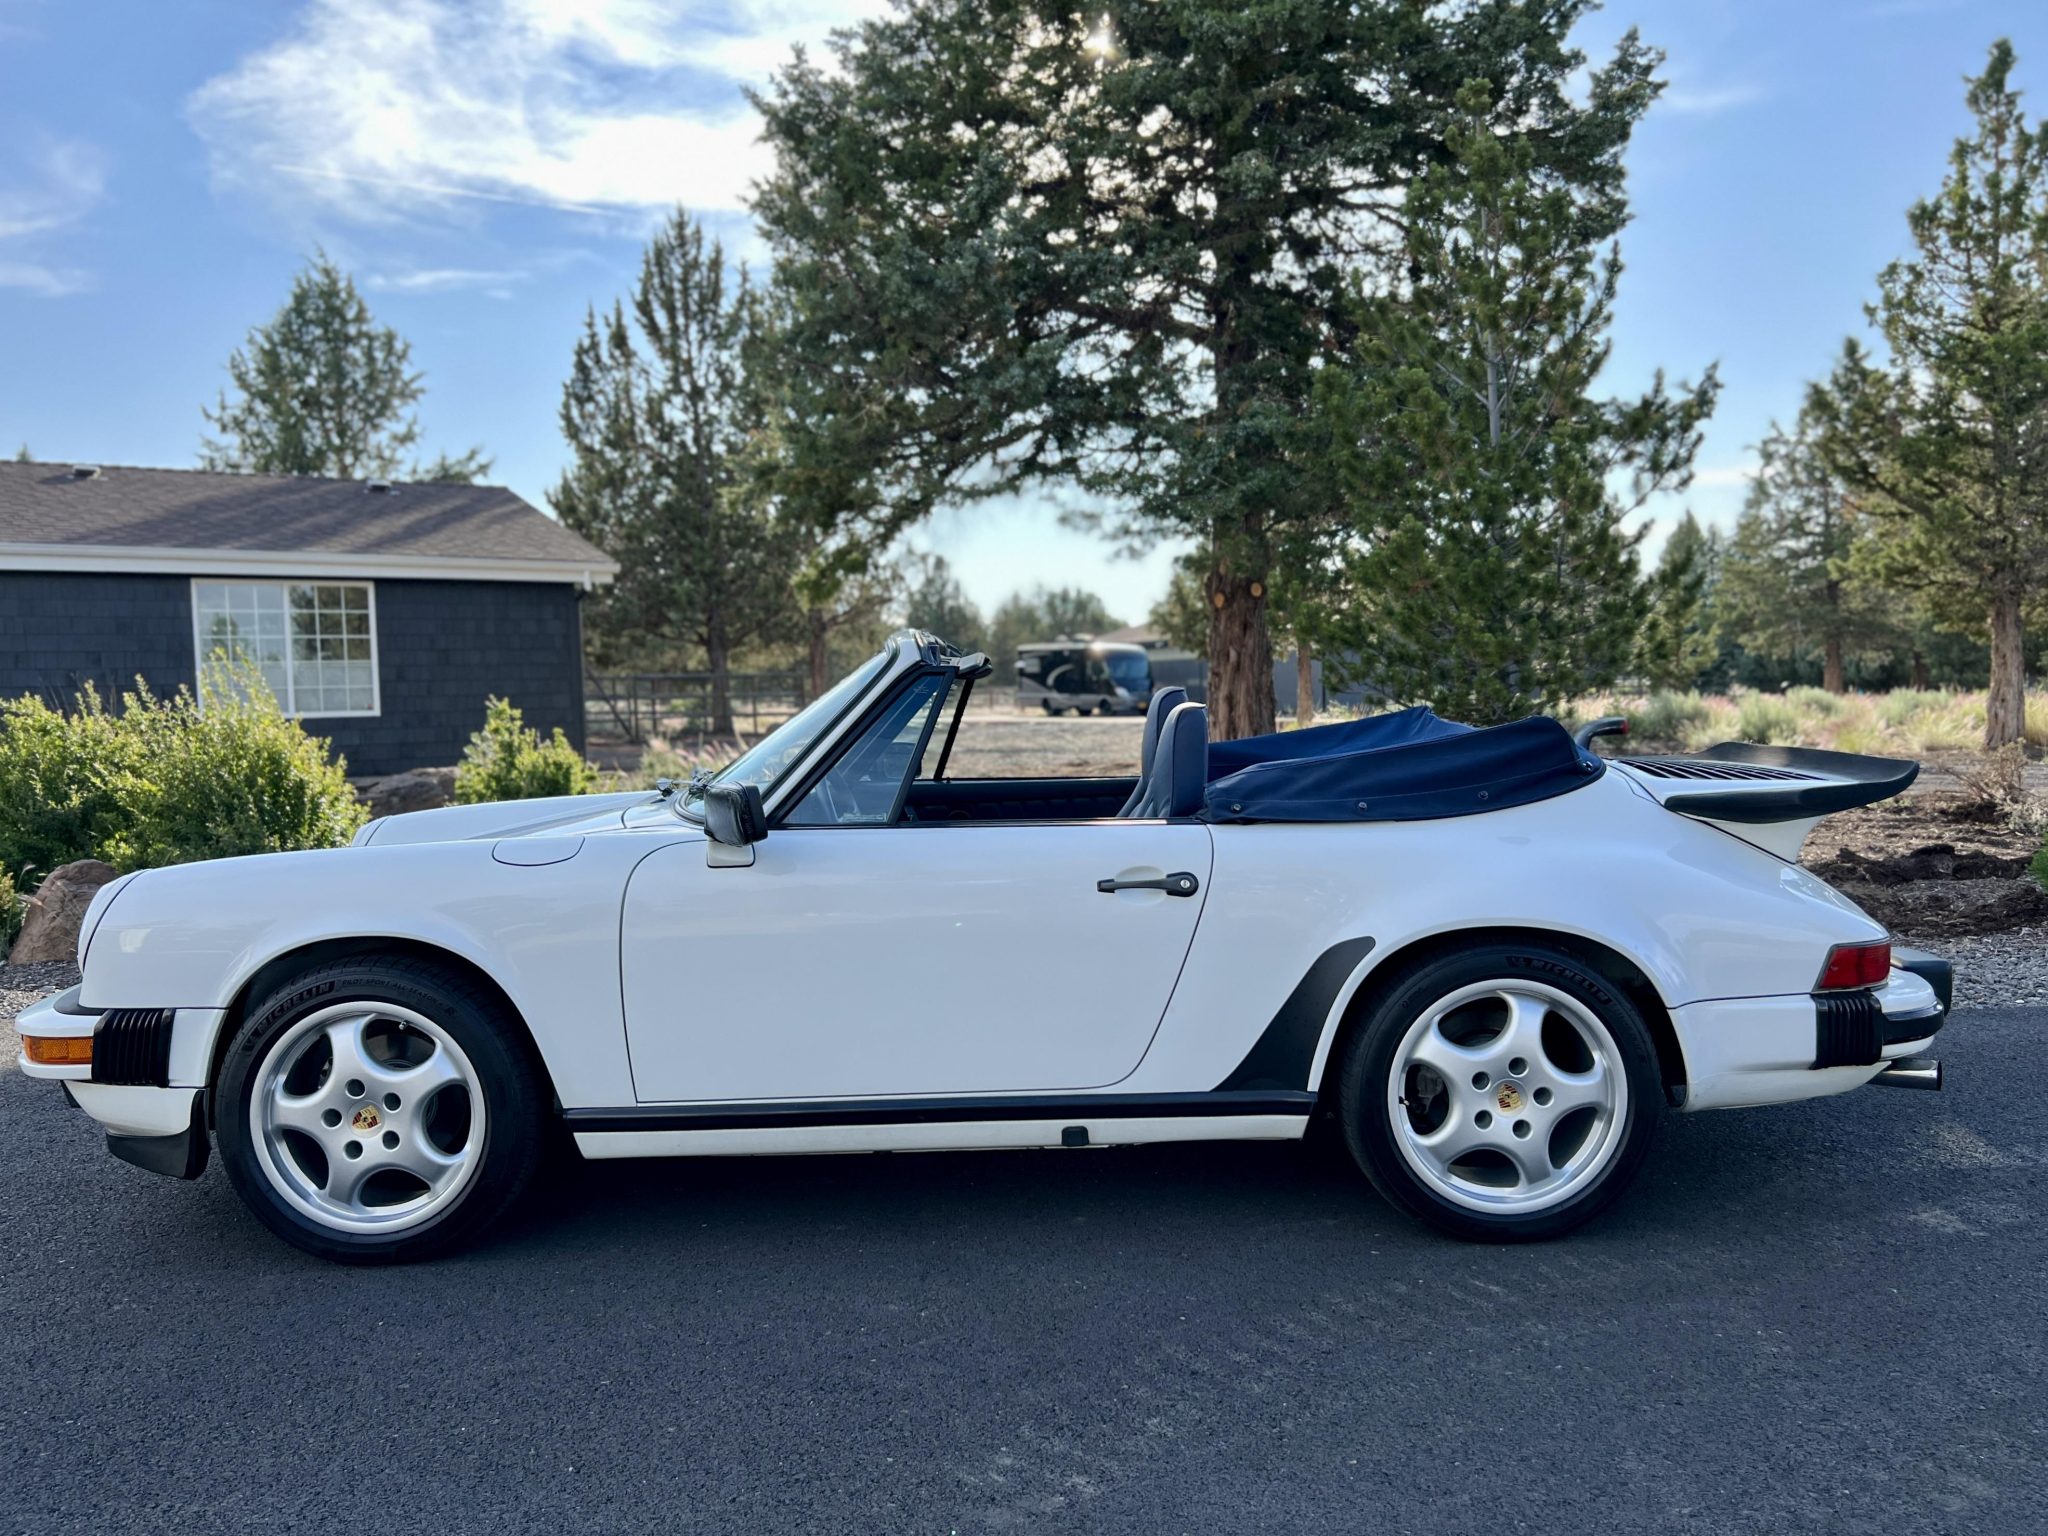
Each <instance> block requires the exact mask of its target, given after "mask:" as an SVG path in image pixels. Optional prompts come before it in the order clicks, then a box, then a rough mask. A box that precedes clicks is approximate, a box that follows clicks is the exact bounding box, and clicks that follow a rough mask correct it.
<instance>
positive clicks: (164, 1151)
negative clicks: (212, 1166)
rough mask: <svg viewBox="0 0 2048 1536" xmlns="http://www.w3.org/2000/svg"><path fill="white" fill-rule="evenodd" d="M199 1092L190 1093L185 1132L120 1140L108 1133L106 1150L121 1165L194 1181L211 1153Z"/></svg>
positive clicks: (119, 1137) (116, 1134)
mask: <svg viewBox="0 0 2048 1536" xmlns="http://www.w3.org/2000/svg"><path fill="white" fill-rule="evenodd" d="M200 1098H201V1094H200V1091H199V1090H198V1089H197V1088H195V1089H193V1090H192V1107H191V1109H190V1111H189V1112H188V1119H187V1122H186V1125H185V1129H184V1130H182V1131H173V1132H172V1133H171V1134H170V1135H168V1136H123V1135H121V1134H120V1133H118V1132H116V1131H109V1132H107V1150H108V1151H109V1152H111V1153H113V1154H114V1156H116V1157H118V1158H119V1159H121V1161H122V1162H124V1163H133V1164H134V1165H135V1166H136V1167H138V1168H142V1169H146V1170H147V1171H148V1172H150V1173H160V1174H162V1175H164V1177H165V1178H170V1179H196V1178H198V1177H199V1175H200V1174H202V1173H204V1172H206V1157H207V1153H208V1151H209V1150H210V1148H209V1146H208V1143H207V1140H206V1122H205V1120H204V1119H203V1118H202V1117H201V1114H200V1102H199V1101H200Z"/></svg>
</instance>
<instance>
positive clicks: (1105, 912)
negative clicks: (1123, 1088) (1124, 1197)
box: [620, 821, 1210, 1102]
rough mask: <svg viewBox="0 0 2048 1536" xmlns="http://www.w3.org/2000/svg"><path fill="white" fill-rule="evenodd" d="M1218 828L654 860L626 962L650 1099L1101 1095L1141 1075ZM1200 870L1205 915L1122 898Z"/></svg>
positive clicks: (977, 831) (916, 840)
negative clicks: (727, 864)
mask: <svg viewBox="0 0 2048 1536" xmlns="http://www.w3.org/2000/svg"><path fill="white" fill-rule="evenodd" d="M1209 868H1210V840H1209V829H1208V828H1207V827H1204V826H1199V825H1192V824H1185V825H1170V824H1167V823H1163V822H1137V821H1104V822H1089V823H1077V824H1065V825H1045V824H1037V825H1023V826H993V827H962V826H944V825H939V826H911V827H887V828H865V827H815V828H789V827H785V828H778V829H777V830H776V831H775V832H773V833H772V834H770V836H769V837H767V838H766V839H765V840H764V841H762V842H759V843H756V844H755V845H754V863H753V865H752V866H751V867H748V868H735V869H710V868H707V867H706V866H705V863H704V847H703V845H702V844H701V843H682V844H676V845H674V846H671V847H668V848H664V849H662V850H661V851H659V852H658V853H655V854H652V855H650V856H649V857H648V858H647V859H645V860H643V861H642V862H641V864H640V865H639V867H638V868H637V869H636V870H635V871H634V874H633V878H632V881H631V883H630V884H629V885H628V887H627V890H626V902H625V911H624V933H623V936H622V940H621V953H620V961H621V968H622V973H623V977H622V979H623V983H624V989H625V1002H626V1027H627V1037H628V1041H629V1043H630V1045H631V1048H632V1056H633V1079H634V1085H635V1089H636V1091H637V1094H638V1096H639V1098H640V1099H641V1100H642V1101H643V1102H664V1101H686V1100H704V1099H775V1098H866V1097H874V1096H891V1095H897V1094H946V1093H998V1092H1007V1093H1032V1092H1055V1091H1062V1090H1076V1089H1085V1088H1097V1087H1104V1086H1107V1085H1109V1084H1111V1083H1114V1082H1117V1081H1118V1080H1120V1079H1121V1078H1123V1077H1125V1076H1127V1075H1128V1074H1129V1073H1130V1071H1131V1070H1132V1069H1133V1068H1134V1067H1136V1066H1137V1064H1138V1062H1139V1060H1140V1059H1141V1058H1142V1057H1143V1056H1144V1054H1145V1050H1146V1047H1147V1046H1148V1045H1149V1044H1150V1043H1151V1040H1152V1035H1153V1032H1154V1030H1155V1029H1156V1028H1157V1026H1158V1023H1159V1017H1160V1015H1161V1014H1162V1013H1163V1012H1164V1011H1165V1008H1166V1004H1167V1000H1168V999H1169V998H1170V997H1171V996H1172V994H1173V988H1174V983H1175V981H1176V980H1177V978H1178V977H1179V975H1180V968H1181V963H1182V961H1183V960H1184V959H1185V958H1186V956H1187V949H1188V944H1189V941H1190V940H1191V939H1192V938H1193V936H1194V931H1195V922H1196V919H1197V918H1198V917H1199V916H1200V915H1201V909H1202V905H1203V902H1204V901H1205V900H1206V899H1207V895H1208V882H1209ZM1181 871H1187V872H1189V873H1191V874H1193V875H1195V876H1196V877H1197V879H1198V880H1199V881H1200V882H1201V890H1200V892H1199V893H1198V894H1196V895H1194V896H1188V897H1182V896H1171V895H1168V894H1166V893H1165V892H1163V891H1157V890H1122V891H1116V892H1109V893H1105V892H1103V891H1099V890H1097V888H1096V884H1097V882H1098V881H1100V880H1104V879H1112V878H1114V879H1120V880H1133V879H1154V878H1158V877H1159V876H1162V875H1166V874H1174V873H1179V872H1181Z"/></svg>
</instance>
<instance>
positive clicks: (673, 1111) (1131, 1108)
mask: <svg viewBox="0 0 2048 1536" xmlns="http://www.w3.org/2000/svg"><path fill="white" fill-rule="evenodd" d="M1315 1103H1316V1099H1315V1095H1314V1094H1312V1093H1146V1094H1132V1095H1128V1096H1113V1095H1110V1094H1104V1093H1057V1094H1041V1095H1028V1096H1021V1097H1013V1096H1001V1097H997V1096H991V1097H989V1098H985V1099H972V1098H944V1099H832V1100H814V1101H811V1102H807V1103H800V1104H778V1103H754V1104H745V1103H718V1104H636V1105H632V1106H629V1107H626V1108H623V1109H568V1110H564V1111H563V1112H562V1119H563V1121H564V1122H566V1123H567V1125H568V1127H569V1129H570V1130H572V1131H578V1132H582V1133H585V1134H596V1133H603V1132H607V1131H733V1130H760V1129H783V1128H789V1127H804V1126H824V1125H948V1124H959V1123H961V1122H963V1121H975V1120H1068V1121H1072V1122H1074V1123H1076V1124H1082V1125H1085V1124H1087V1123H1088V1122H1089V1121H1091V1120H1150V1119H1185V1118H1203V1117H1211V1116H1217V1115H1303V1116H1305V1115H1307V1114H1308V1113H1309V1112H1310V1111H1311V1110H1313V1109H1314V1108H1315Z"/></svg>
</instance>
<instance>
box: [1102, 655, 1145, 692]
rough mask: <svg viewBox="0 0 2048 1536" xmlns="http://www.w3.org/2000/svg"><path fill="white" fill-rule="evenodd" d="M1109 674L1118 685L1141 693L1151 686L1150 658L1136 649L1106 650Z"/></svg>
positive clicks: (1104, 658)
mask: <svg viewBox="0 0 2048 1536" xmlns="http://www.w3.org/2000/svg"><path fill="white" fill-rule="evenodd" d="M1103 660H1105V661H1107V662H1108V663H1109V675H1110V678H1111V680H1112V681H1114V682H1115V683H1116V684H1117V685H1118V686H1119V687H1121V688H1126V689H1129V690H1130V691H1131V692H1132V693H1143V692H1145V691H1146V690H1147V689H1148V688H1150V687H1151V686H1152V662H1151V659H1150V658H1149V657H1147V656H1145V655H1143V654H1141V653H1140V652H1137V651H1106V652H1104V653H1103Z"/></svg>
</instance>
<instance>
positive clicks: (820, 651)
mask: <svg viewBox="0 0 2048 1536" xmlns="http://www.w3.org/2000/svg"><path fill="white" fill-rule="evenodd" d="M804 626H805V628H806V629H807V630H808V631H809V633H810V643H811V697H812V698H814V699H815V698H817V697H818V695H819V694H821V693H823V692H824V691H825V690H826V689H827V688H829V687H831V686H832V679H831V678H830V677H828V676H826V675H825V674H826V672H827V670H828V669H829V668H830V667H831V665H832V662H831V656H830V653H829V651H828V650H827V648H826V641H828V640H829V639H831V637H832V626H831V625H830V624H828V623H826V622H825V610H824V609H822V608H813V609H811V610H810V611H809V612H807V613H806V614H805V615H804Z"/></svg>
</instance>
